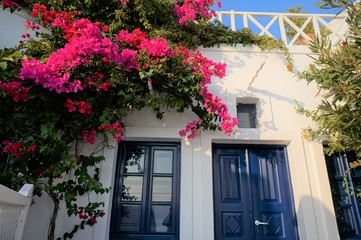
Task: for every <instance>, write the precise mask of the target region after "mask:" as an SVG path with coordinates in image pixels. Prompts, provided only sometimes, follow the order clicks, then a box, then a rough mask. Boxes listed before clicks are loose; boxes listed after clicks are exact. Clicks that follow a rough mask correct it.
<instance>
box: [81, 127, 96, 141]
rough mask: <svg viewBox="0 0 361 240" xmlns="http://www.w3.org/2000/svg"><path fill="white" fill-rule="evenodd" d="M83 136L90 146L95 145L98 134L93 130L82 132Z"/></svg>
mask: <svg viewBox="0 0 361 240" xmlns="http://www.w3.org/2000/svg"><path fill="white" fill-rule="evenodd" d="M81 135H82V136H83V139H84V140H85V141H86V142H87V143H89V144H94V143H95V137H96V132H95V130H94V129H93V130H91V131H90V132H87V131H82V132H81Z"/></svg>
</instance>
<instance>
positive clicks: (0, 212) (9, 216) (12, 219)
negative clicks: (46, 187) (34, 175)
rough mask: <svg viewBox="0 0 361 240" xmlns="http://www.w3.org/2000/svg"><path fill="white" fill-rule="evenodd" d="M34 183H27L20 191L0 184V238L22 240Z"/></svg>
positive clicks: (2, 239)
mask: <svg viewBox="0 0 361 240" xmlns="http://www.w3.org/2000/svg"><path fill="white" fill-rule="evenodd" d="M33 189H34V187H33V185H32V184H25V185H24V186H23V187H22V188H21V189H20V191H19V192H15V191H14V190H11V189H9V188H7V187H4V186H3V185H0V239H1V240H14V239H15V240H21V239H22V237H23V233H24V227H25V221H26V217H27V214H28V211H29V208H30V204H31V199H32V195H33Z"/></svg>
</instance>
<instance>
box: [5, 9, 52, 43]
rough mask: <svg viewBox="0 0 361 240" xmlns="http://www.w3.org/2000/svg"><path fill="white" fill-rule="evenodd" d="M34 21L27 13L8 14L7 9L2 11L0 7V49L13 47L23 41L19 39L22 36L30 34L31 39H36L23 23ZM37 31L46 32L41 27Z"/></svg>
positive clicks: (33, 33)
mask: <svg viewBox="0 0 361 240" xmlns="http://www.w3.org/2000/svg"><path fill="white" fill-rule="evenodd" d="M29 19H30V20H33V21H34V20H35V19H34V18H33V17H32V16H31V14H30V13H29V12H26V11H21V12H18V11H16V12H13V13H10V11H9V10H8V9H6V10H2V6H1V5H0V48H6V47H15V46H17V45H18V44H19V41H24V38H22V37H21V35H23V34H26V33H28V34H30V36H31V37H32V38H36V35H35V32H34V31H32V30H31V29H26V27H25V22H26V21H27V20H29ZM38 26H39V27H40V30H39V31H44V32H45V31H46V29H44V28H43V27H41V26H40V25H38Z"/></svg>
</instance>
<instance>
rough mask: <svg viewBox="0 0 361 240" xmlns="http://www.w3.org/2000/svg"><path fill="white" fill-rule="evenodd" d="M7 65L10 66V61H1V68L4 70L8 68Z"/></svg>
mask: <svg viewBox="0 0 361 240" xmlns="http://www.w3.org/2000/svg"><path fill="white" fill-rule="evenodd" d="M7 66H8V63H7V62H0V68H1V69H2V70H5V69H6V68H7Z"/></svg>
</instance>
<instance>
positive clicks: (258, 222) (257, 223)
mask: <svg viewBox="0 0 361 240" xmlns="http://www.w3.org/2000/svg"><path fill="white" fill-rule="evenodd" d="M254 224H256V225H257V226H258V225H268V222H260V221H258V220H256V221H255V222H254Z"/></svg>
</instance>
